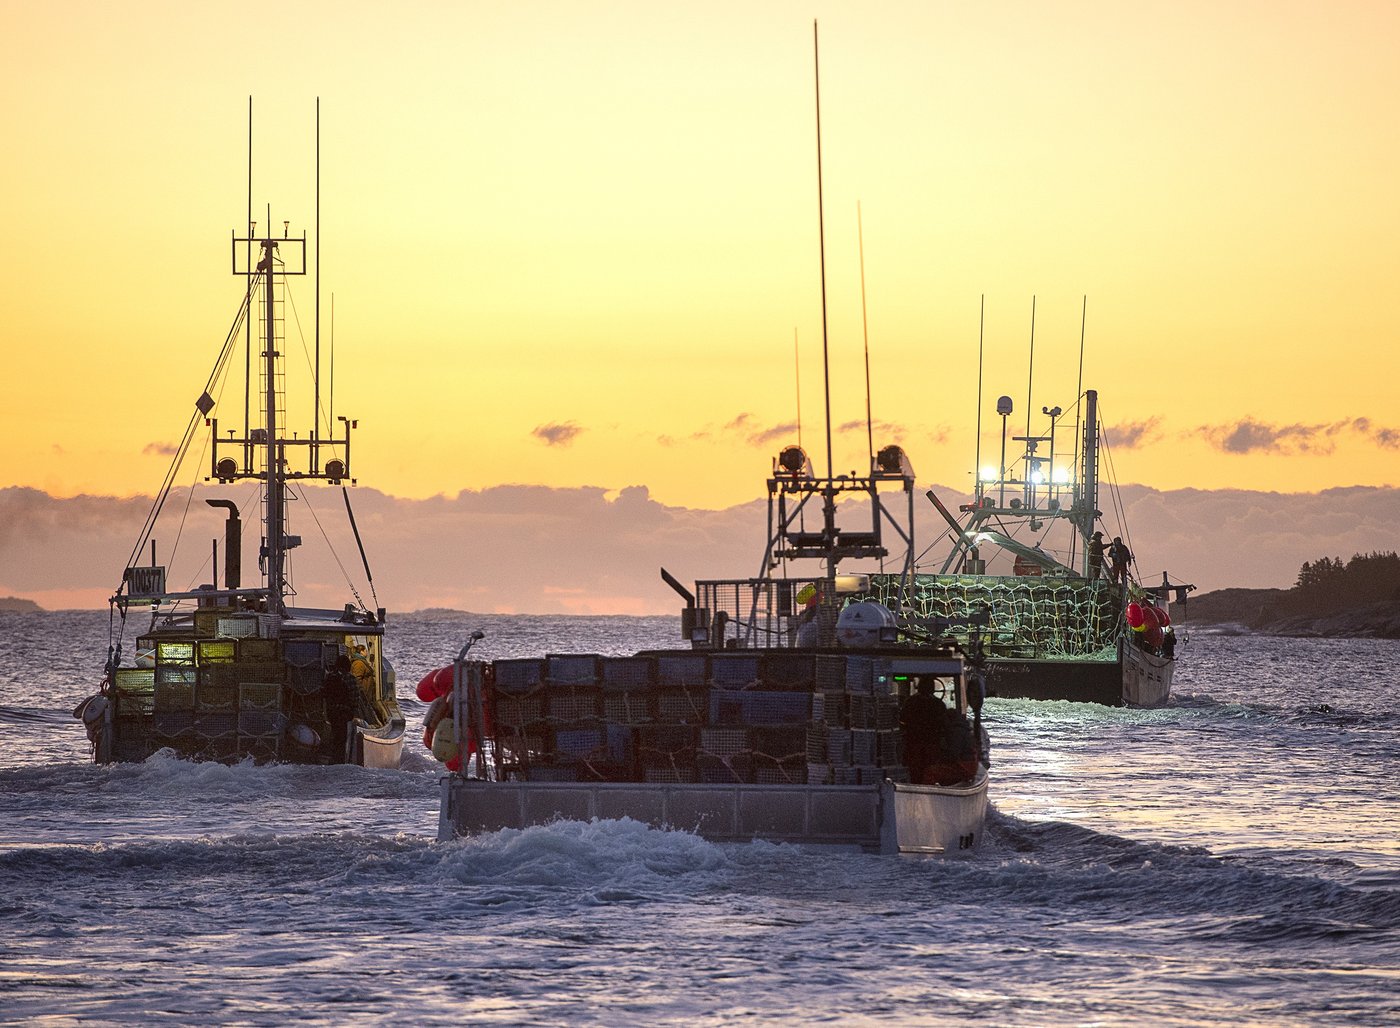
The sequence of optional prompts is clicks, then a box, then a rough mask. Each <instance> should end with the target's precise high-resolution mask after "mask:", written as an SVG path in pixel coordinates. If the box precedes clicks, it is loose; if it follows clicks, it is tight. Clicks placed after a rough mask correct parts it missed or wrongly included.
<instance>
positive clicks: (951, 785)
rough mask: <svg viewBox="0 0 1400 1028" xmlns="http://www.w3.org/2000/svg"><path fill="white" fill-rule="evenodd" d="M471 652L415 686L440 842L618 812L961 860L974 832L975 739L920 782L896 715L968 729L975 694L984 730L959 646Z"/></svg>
mask: <svg viewBox="0 0 1400 1028" xmlns="http://www.w3.org/2000/svg"><path fill="white" fill-rule="evenodd" d="M478 637H479V633H478ZM469 649H470V641H469V642H468V645H467V646H465V647H463V650H462V652H461V653H460V654H459V656H458V659H457V660H456V661H454V663H453V664H452V665H449V666H447V667H444V668H442V669H440V670H439V671H437V672H433V673H430V674H429V675H428V676H426V677H425V679H424V681H423V682H422V683H420V686H419V696H420V697H422V698H425V699H427V698H429V697H431V705H430V707H429V714H428V717H427V722H426V725H425V728H426V735H427V736H428V738H426V739H425V743H428V742H431V746H432V750H433V752H434V754H435V755H436V756H438V757H439V758H440V759H442V760H444V761H445V762H446V764H447V768H448V771H449V774H447V775H446V776H445V777H444V778H443V779H442V783H441V803H440V811H439V822H438V825H439V827H438V834H439V838H440V839H442V840H444V841H445V840H448V839H452V838H455V837H459V836H465V835H472V834H477V833H482V832H492V831H498V830H501V829H504V828H514V829H521V828H527V827H529V826H531V825H539V824H546V823H549V822H551V821H557V820H585V821H586V820H592V819H595V818H599V819H608V818H624V817H625V818H631V819H633V820H637V821H641V822H644V823H646V824H649V825H652V826H654V827H657V828H667V829H674V830H680V831H687V832H693V833H695V834H697V835H699V836H701V837H702V838H706V839H710V840H713V841H717V842H737V841H749V840H754V839H764V840H769V841H773V842H784V843H792V844H798V845H803V846H821V847H839V848H844V849H852V850H862V851H867V852H875V853H888V854H899V853H903V854H921V855H941V854H958V853H963V854H966V853H970V852H971V851H973V850H974V849H975V848H976V846H977V844H978V841H979V840H980V838H981V836H982V829H983V824H984V821H985V818H986V812H987V782H988V766H989V763H990V761H989V760H988V759H987V757H986V749H985V745H984V746H982V747H981V748H980V759H979V755H978V752H977V749H974V750H973V751H972V752H973V757H972V759H971V760H970V761H967V762H965V763H963V764H957V763H950V762H946V761H945V762H944V763H943V764H942V765H940V766H939V769H938V773H936V774H932V775H920V780H918V781H914V780H911V768H910V767H909V766H908V765H907V764H906V759H907V757H908V756H909V754H908V753H907V750H906V747H907V746H909V745H910V741H909V740H910V735H909V733H910V730H911V729H910V726H909V725H908V724H905V723H903V722H902V721H901V711H902V709H904V708H906V707H907V705H908V703H909V701H910V697H911V696H913V695H914V694H915V692H916V691H917V692H918V693H919V694H920V695H921V696H923V697H924V698H927V697H928V696H937V697H938V700H939V702H940V703H941V704H942V705H943V706H944V708H945V710H946V716H947V717H948V718H949V719H954V718H955V719H957V720H961V721H963V722H964V724H965V723H966V712H967V710H968V706H969V703H970V704H971V705H972V707H973V709H974V725H973V726H971V727H970V728H969V729H968V736H969V738H974V739H975V738H978V737H979V736H980V737H981V738H982V739H983V740H985V733H984V732H982V730H981V723H980V692H978V691H977V684H976V679H975V676H974V675H973V674H972V673H971V669H970V668H969V665H968V663H967V662H966V661H965V660H964V658H963V655H962V654H960V653H958V652H957V651H956V650H955V649H954V648H952V647H928V648H925V649H924V650H923V651H922V652H919V653H912V652H908V651H898V652H897V651H895V650H886V649H883V648H881V647H880V646H878V645H873V646H864V647H859V646H850V647H843V646H836V647H829V648H823V649H818V650H807V651H796V650H782V649H771V650H764V651H748V652H728V651H717V652H714V653H707V652H702V651H695V650H661V651H652V652H645V653H639V654H635V655H633V656H626V657H608V656H599V655H596V654H554V655H549V656H546V657H542V658H534V659H511V660H495V661H478V660H471V659H468V658H469V653H468V651H469ZM456 740H465V741H466V745H465V746H460V745H458V744H457V742H456ZM950 768H951V770H949V769H950Z"/></svg>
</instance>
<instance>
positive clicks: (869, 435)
mask: <svg viewBox="0 0 1400 1028" xmlns="http://www.w3.org/2000/svg"><path fill="white" fill-rule="evenodd" d="M856 240H857V242H858V243H859V246H860V331H861V335H862V336H863V337H864V339H865V464H866V467H870V468H873V467H874V466H875V429H874V427H873V426H872V424H871V418H870V329H869V327H868V326H867V324H866V320H865V229H864V227H863V226H862V225H861V218H860V201H859V200H857V201H856Z"/></svg>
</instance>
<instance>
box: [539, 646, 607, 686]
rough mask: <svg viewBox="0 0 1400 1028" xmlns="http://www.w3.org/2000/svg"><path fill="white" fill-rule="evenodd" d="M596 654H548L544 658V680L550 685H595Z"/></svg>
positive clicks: (596, 677) (596, 680)
mask: <svg viewBox="0 0 1400 1028" xmlns="http://www.w3.org/2000/svg"><path fill="white" fill-rule="evenodd" d="M598 660H599V658H598V655H597V654H594V653H588V654H579V655H575V654H559V653H555V654H550V655H549V656H548V657H546V658H545V681H546V682H548V683H549V684H550V685H552V686H553V685H597V684H598Z"/></svg>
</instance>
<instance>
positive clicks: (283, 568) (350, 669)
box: [74, 104, 404, 767]
mask: <svg viewBox="0 0 1400 1028" xmlns="http://www.w3.org/2000/svg"><path fill="white" fill-rule="evenodd" d="M251 114H252V111H251V104H250V107H249V127H250V133H251ZM318 127H319V108H318ZM318 151H319V130H318ZM318 164H319V162H318ZM318 195H319V185H318ZM317 208H318V210H319V199H318V202H317ZM263 224H264V225H266V226H267V229H268V231H265V232H264V233H263V234H261V235H260V234H258V233H257V232H256V223H255V222H254V221H253V220H252V213H251V210H250V211H249V219H248V231H247V232H246V233H242V232H237V231H235V232H234V233H233V240H232V258H233V269H234V274H235V275H237V276H238V277H240V278H242V279H243V296H242V302H241V304H240V306H239V308H238V313H237V316H236V318H235V320H234V324H233V327H232V329H231V330H230V331H229V333H228V335H227V337H226V338H225V340H224V342H223V345H222V346H221V348H220V349H219V352H218V357H217V359H216V361H215V364H214V370H213V372H212V373H211V375H210V377H209V380H208V383H207V385H206V386H205V388H204V391H203V392H202V393H201V394H200V395H199V397H198V399H197V400H196V402H195V410H194V412H193V414H192V415H191V418H190V422H189V425H188V427H187V429H186V431H185V434H184V437H183V440H182V442H181V445H180V446H179V447H178V452H177V454H176V456H175V459H174V461H173V462H172V467H171V469H170V472H169V473H168V474H167V475H166V477H165V481H164V483H163V485H162V487H161V489H160V491H159V493H158V495H157V497H156V499H155V502H154V504H153V505H152V509H151V512H150V515H149V516H148V517H147V519H146V523H145V525H144V526H143V528H142V531H141V535H140V538H139V540H138V542H137V544H136V546H135V548H134V549H133V550H132V556H131V558H130V559H129V560H128V563H127V566H126V568H125V570H124V571H123V574H122V580H121V585H120V587H119V588H118V589H117V591H116V593H115V595H113V596H112V598H111V601H110V602H111V609H112V618H111V638H110V639H109V645H108V654H107V662H106V666H105V668H104V672H103V677H102V683H101V687H100V690H99V691H98V692H97V693H96V694H95V695H93V696H91V697H89V698H88V699H87V700H85V701H84V702H83V704H82V705H80V707H79V708H78V709H77V710H76V711H74V714H75V716H77V717H80V718H81V719H82V720H83V722H84V724H85V725H86V726H87V729H88V734H89V738H90V739H91V741H92V745H93V755H94V757H95V759H96V760H97V761H98V762H99V763H108V762H111V761H139V760H144V759H145V758H147V757H149V756H150V755H152V754H153V753H155V752H156V751H157V750H161V749H168V750H171V751H173V752H175V753H177V754H179V755H180V756H183V757H188V758H191V759H200V760H216V761H222V762H237V761H242V760H254V761H257V762H263V761H286V762H294V763H353V764H362V765H364V766H367V767H397V766H398V764H399V757H400V754H401V752H402V748H403V736H404V719H403V715H402V713H401V712H400V710H399V706H398V700H397V697H396V695H395V689H394V676H393V669H392V667H391V666H390V664H389V662H388V660H386V659H385V657H384V653H383V644H384V631H385V614H384V610H383V608H380V607H376V608H374V609H371V608H370V607H369V606H367V605H366V604H365V603H364V602H363V601H362V600H361V598H360V595H359V592H358V590H356V589H355V587H354V586H353V584H349V583H348V579H347V585H348V589H349V592H350V594H351V595H352V596H353V602H347V603H345V604H344V605H343V606H342V607H339V608H336V609H310V608H306V607H300V606H297V605H296V604H295V600H296V593H295V589H294V588H293V586H292V578H291V572H290V564H291V553H292V551H293V550H294V549H295V548H296V547H298V546H300V545H301V541H302V540H301V537H300V536H299V535H295V534H292V533H291V532H290V531H289V525H288V510H289V505H290V504H291V502H292V501H295V500H301V501H307V500H309V494H308V491H307V490H306V489H305V488H304V487H305V486H306V485H307V484H309V483H322V484H326V485H330V486H339V487H340V489H341V493H342V496H343V498H344V501H345V510H346V513H347V515H348V520H349V527H350V529H351V530H352V531H353V532H354V538H355V541H356V543H357V544H359V532H358V529H356V528H355V525H354V515H353V513H352V512H351V508H350V497H349V492H348V491H347V490H346V489H345V483H346V482H353V481H354V480H353V479H352V478H351V477H350V476H351V468H350V431H351V429H352V428H353V427H354V426H355V422H354V421H352V420H350V419H347V418H340V419H338V421H339V434H337V430H336V428H335V427H334V426H335V425H336V420H334V419H333V418H332V417H330V416H325V417H323V414H324V412H323V410H322V406H321V399H322V393H321V384H320V329H319V325H320V316H319V301H318V303H317V317H316V324H317V328H316V333H317V334H316V364H315V368H314V370H313V374H312V382H311V391H312V392H313V397H314V399H313V403H314V406H312V412H313V413H312V416H311V417H310V418H309V419H308V420H309V421H310V422H311V425H312V427H311V429H310V431H309V432H306V433H304V434H303V433H298V432H294V431H291V430H290V429H289V427H288V423H287V422H288V418H287V410H286V407H285V403H284V400H285V397H284V390H285V389H286V369H285V368H284V366H283V352H284V350H285V349H286V346H287V344H288V342H289V340H288V339H287V338H286V336H285V331H286V327H287V322H286V320H285V315H284V306H283V305H284V303H285V302H286V299H285V293H286V290H287V288H288V279H289V278H290V277H292V276H302V275H306V274H307V257H308V248H307V239H306V236H305V234H303V235H302V236H301V237H300V238H296V237H290V236H289V234H288V232H287V230H286V223H284V229H283V233H282V234H281V236H280V237H278V236H276V235H274V234H273V233H272V232H271V213H270V212H269V215H268V219H267V221H265V222H264V223H263ZM318 235H319V233H318ZM317 263H318V264H319V260H318V262H317ZM317 276H318V277H319V268H318V270H317ZM319 294H320V290H319V287H318V288H317V296H318V298H319ZM240 338H241V342H242V348H243V349H244V351H245V356H246V359H245V360H244V361H237V360H232V359H231V358H232V357H233V355H234V354H235V353H236V352H237V351H238V350H239V348H240V347H239V344H240ZM302 342H305V341H304V340H303V341H302ZM239 365H242V367H243V368H245V369H247V372H246V381H245V382H244V383H241V384H243V385H245V388H242V389H240V388H236V386H235V387H234V388H228V389H225V388H224V387H225V385H226V384H227V379H228V377H229V376H230V374H231V369H233V368H236V367H237V366H239ZM223 395H228V396H231V397H237V399H236V400H234V404H233V405H234V406H237V407H240V408H241V409H237V410H234V411H233V413H232V414H231V415H230V416H229V417H228V418H227V419H226V421H225V424H228V423H232V424H234V425H237V426H239V427H236V428H234V429H231V430H229V429H225V430H223V432H222V434H221V430H220V420H219V417H218V416H217V415H218V409H217V408H218V405H217V404H216V401H215V397H218V396H223ZM328 398H329V397H328ZM240 401H241V402H240ZM259 407H260V408H261V409H260V410H259V409H258V408H259ZM250 408H251V410H250ZM330 410H331V411H332V412H333V411H334V405H333V402H332V404H331V407H330ZM250 415H251V416H250ZM201 427H207V428H208V431H209V435H210V457H209V464H208V468H207V475H206V477H205V478H204V481H205V482H213V483H214V485H215V487H216V488H218V489H219V490H220V492H221V495H217V496H214V497H211V498H207V499H206V502H207V503H208V504H209V505H210V506H213V507H216V508H220V509H224V510H226V511H227V516H226V520H225V525H224V562H223V581H222V583H221V582H219V581H218V570H219V567H218V560H217V553H218V540H217V539H216V540H215V541H214V543H213V551H212V552H213V557H214V559H213V560H210V561H209V563H208V564H207V565H206V567H207V571H208V574H209V575H210V580H209V581H206V582H204V583H202V584H198V585H192V586H191V587H189V588H185V589H172V588H170V587H169V582H168V580H169V577H170V573H171V569H170V568H167V567H166V566H164V565H161V564H159V563H157V556H156V540H155V538H154V534H153V533H154V530H155V527H156V525H157V524H158V519H159V516H160V514H161V512H162V509H163V507H164V506H165V503H166V500H167V499H168V498H169V496H170V494H171V489H172V487H173V485H174V483H175V482H176V481H177V475H178V472H179V469H180V468H181V467H182V466H183V465H185V464H187V463H193V462H186V460H185V458H186V457H187V456H188V455H189V450H190V443H191V440H192V439H194V438H195V437H196V435H197V434H198V431H199V429H200V428H201ZM244 482H247V483H252V488H251V490H250V491H249V492H248V493H247V494H246V495H244V496H243V497H242V498H241V502H240V501H239V500H235V499H230V498H228V497H227V496H224V495H222V492H225V491H227V492H232V491H233V487H235V486H236V485H237V484H238V483H244ZM195 488H196V486H191V491H192V492H193V490H194V489H195ZM303 506H304V507H305V506H309V504H303ZM186 509H188V504H186ZM249 509H255V510H260V513H261V521H262V534H261V541H260V544H259V547H258V565H259V568H260V572H261V574H260V581H259V582H258V584H256V585H245V584H244V583H243V575H242V551H243V542H242V530H243V529H242V526H243V519H242V513H243V512H244V511H246V510H249ZM179 520H180V522H181V524H183V521H184V519H183V518H180V519H179ZM323 534H324V533H323ZM148 545H149V550H148V549H147V547H148ZM175 548H176V547H175V546H173V545H172V547H171V551H172V553H173V552H174V551H175ZM188 549H189V548H188V547H187V552H188ZM359 550H360V554H361V557H362V558H363V555H364V548H363V546H359ZM205 552H209V551H205ZM147 553H149V562H148V563H138V560H139V559H140V558H143V557H145V556H146V554H147ZM364 567H365V575H366V579H367V580H368V582H369V587H370V590H371V592H372V591H373V578H372V576H370V574H369V565H368V562H367V561H366V562H365V564H364ZM192 573H193V574H201V573H202V572H201V571H200V570H198V569H196V570H195V571H194V572H192ZM195 581H198V580H197V579H195ZM128 631H130V632H132V633H133V634H134V636H135V639H134V643H135V645H134V650H133V651H128V650H127V649H126V640H127V633H128Z"/></svg>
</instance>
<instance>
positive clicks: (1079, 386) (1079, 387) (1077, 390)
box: [1074, 293, 1089, 467]
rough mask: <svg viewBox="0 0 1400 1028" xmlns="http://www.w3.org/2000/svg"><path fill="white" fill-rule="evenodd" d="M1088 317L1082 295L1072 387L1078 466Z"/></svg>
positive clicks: (1086, 300)
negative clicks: (1076, 377)
mask: <svg viewBox="0 0 1400 1028" xmlns="http://www.w3.org/2000/svg"><path fill="white" fill-rule="evenodd" d="M1088 317H1089V294H1088V293H1085V294H1084V304H1083V306H1082V307H1081V308H1080V310H1079V381H1078V383H1076V385H1075V387H1074V464H1075V467H1078V466H1079V444H1080V442H1081V440H1080V438H1079V415H1080V413H1081V410H1082V404H1080V402H1079V401H1080V399H1082V398H1083V396H1084V325H1085V322H1086V320H1087V319H1088Z"/></svg>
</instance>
